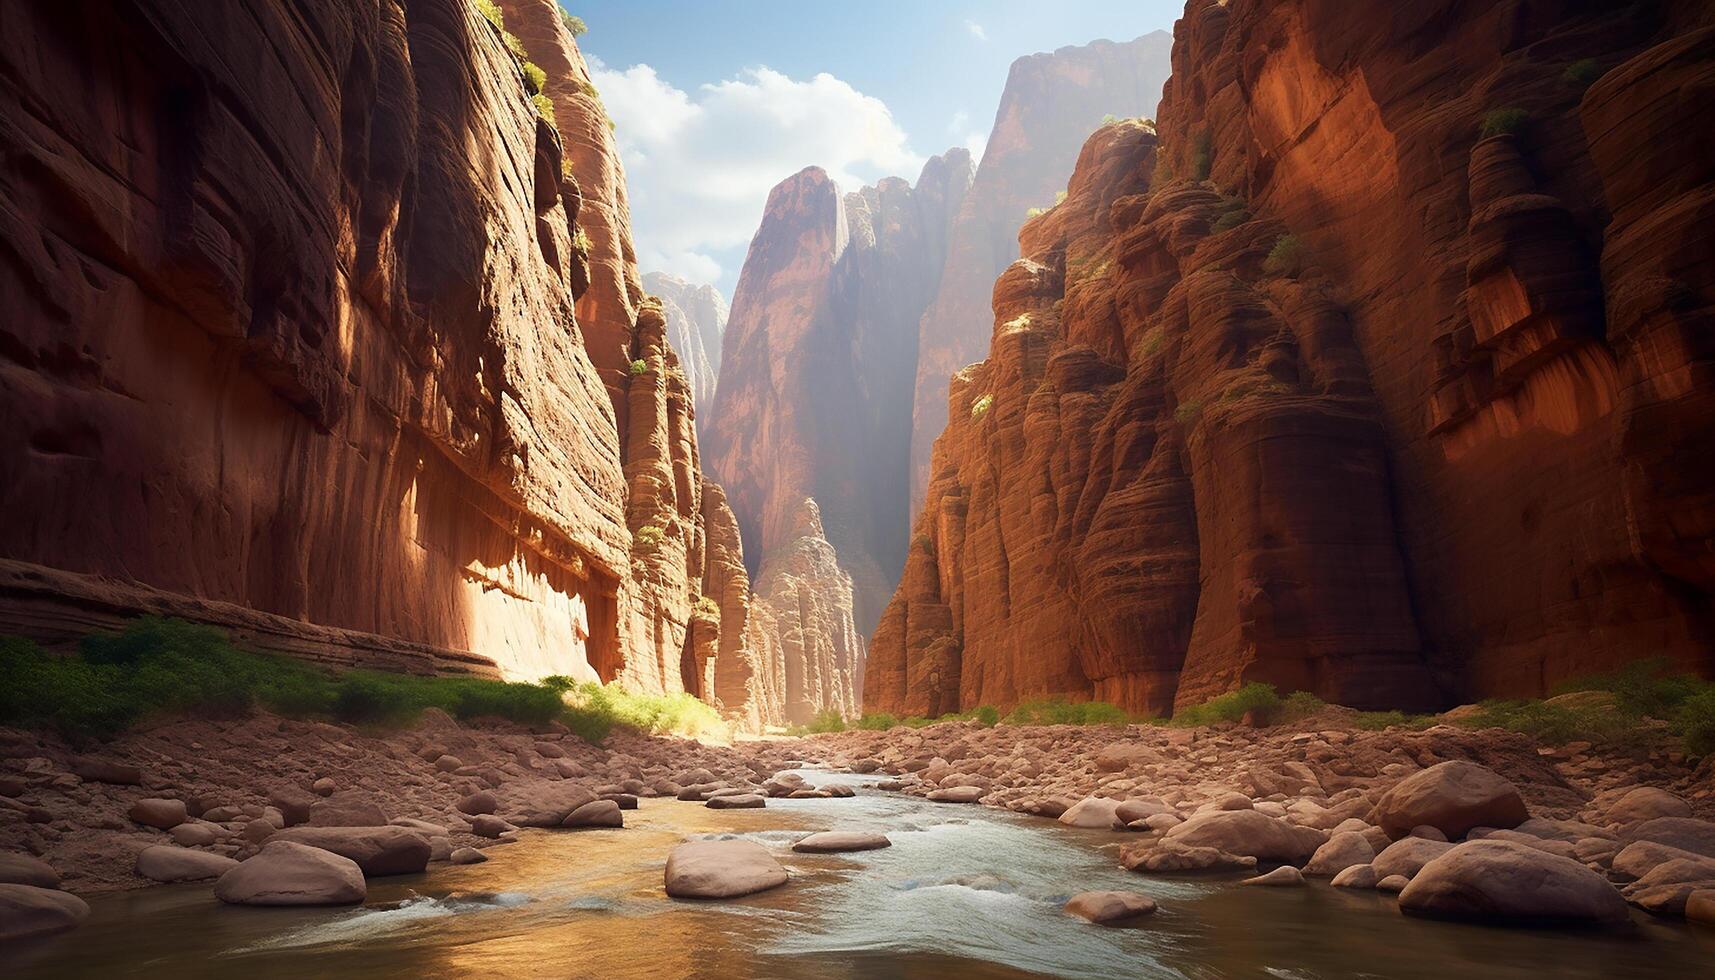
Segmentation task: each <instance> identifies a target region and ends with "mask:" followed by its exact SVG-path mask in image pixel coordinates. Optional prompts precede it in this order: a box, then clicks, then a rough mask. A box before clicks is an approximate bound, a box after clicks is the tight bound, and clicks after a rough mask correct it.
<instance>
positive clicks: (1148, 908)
mask: <svg viewBox="0 0 1715 980" xmlns="http://www.w3.org/2000/svg"><path fill="white" fill-rule="evenodd" d="M1066 911H1067V912H1070V913H1071V914H1073V915H1075V916H1078V917H1079V918H1083V919H1088V920H1089V921H1091V922H1094V923H1095V924H1097V925H1108V924H1109V923H1113V922H1124V921H1125V920H1127V919H1135V918H1137V917H1138V916H1141V915H1149V914H1150V913H1152V912H1154V911H1155V899H1153V898H1150V897H1149V896H1148V895H1144V894H1142V893H1140V892H1119V891H1103V892H1082V893H1080V894H1077V895H1073V896H1072V898H1071V899H1070V900H1069V901H1067V903H1066Z"/></svg>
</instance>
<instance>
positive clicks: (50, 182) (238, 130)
mask: <svg viewBox="0 0 1715 980" xmlns="http://www.w3.org/2000/svg"><path fill="white" fill-rule="evenodd" d="M499 6H500V8H501V10H502V12H503V14H504V15H505V25H506V28H507V29H508V30H509V31H511V32H513V33H515V34H516V35H517V36H518V37H519V38H521V39H522V43H521V45H520V46H521V47H522V49H523V50H522V55H523V57H526V58H528V59H529V60H531V61H533V62H535V63H536V64H538V65H540V66H541V67H542V69H543V72H544V75H545V78H546V81H545V85H544V88H545V93H546V96H547V98H548V100H549V101H551V103H552V115H551V117H549V118H538V111H539V110H538V109H537V108H535V107H534V106H533V104H532V100H531V91H530V89H531V87H532V86H533V85H534V84H535V83H534V81H533V80H531V79H530V78H529V76H528V75H527V74H526V73H525V72H523V71H522V70H521V69H522V65H523V60H522V58H520V57H519V56H518V55H515V54H514V53H513V52H512V51H509V50H508V41H507V40H506V38H505V37H504V35H503V33H502V31H501V29H500V28H499V27H497V26H496V25H494V24H491V23H490V22H489V20H487V19H486V18H485V17H484V16H482V15H481V14H480V13H479V12H478V10H477V9H476V7H475V6H474V5H472V4H470V3H468V2H466V0H409V2H403V0H374V2H368V3H360V4H348V3H325V2H322V3H317V2H311V3H302V4H291V5H285V4H273V3H266V2H262V3H256V4H250V5H247V6H246V8H245V9H246V16H245V17H244V18H242V19H232V18H225V17H214V16H210V15H209V12H208V11H206V10H201V11H193V10H190V9H186V8H183V7H182V6H181V5H175V4H166V3H158V2H154V0H129V2H120V0H114V2H111V3H100V4H79V5H71V6H65V5H61V6H59V7H54V6H51V5H40V4H27V5H26V4H17V5H8V6H6V7H4V8H3V9H0V37H3V38H4V40H3V41H0V63H3V64H4V66H5V72H6V77H7V79H8V81H7V82H6V83H5V85H4V86H0V143H3V145H4V146H5V147H6V148H7V152H6V154H5V156H4V160H3V162H0V197H3V199H4V201H5V202H6V203H5V205H4V206H3V207H0V242H3V243H4V245H5V248H4V254H5V256H6V258H5V260H4V261H3V262H0V276H3V277H4V279H3V280H0V281H3V283H4V290H3V294H0V295H3V296H4V301H3V302H4V304H5V314H6V315H5V316H4V317H0V412H3V416H4V419H5V425H4V426H0V505H3V506H4V507H5V510H6V513H7V520H6V521H5V522H4V525H3V527H0V556H3V561H0V629H3V630H4V631H7V632H12V631H17V632H26V633H31V634H34V635H38V636H44V637H49V638H55V637H64V636H68V635H73V634H76V633H78V632H81V631H84V630H87V629H88V628H90V627H91V626H104V625H108V624H110V623H111V622H113V621H114V620H116V619H118V618H120V617H123V616H126V615H132V614H135V613H137V612H141V611H154V612H163V613H169V614H176V615H184V616H189V617H192V618H198V619H204V620H209V621H213V622H216V623H220V624H223V625H226V626H229V627H233V628H235V629H238V630H239V631H240V632H241V634H242V635H243V636H244V637H245V638H246V639H247V640H248V641H249V642H252V643H254V644H256V645H259V646H263V647H267V648H272V649H280V650H284V651H287V652H291V653H294V654H298V655H302V656H309V657H314V658H319V659H323V660H327V661H330V662H335V663H365V664H373V665H377V666H386V667H391V668H395V669H413V670H424V669H463V670H478V671H488V672H493V671H495V670H496V669H497V668H498V670H499V671H500V672H502V673H504V674H506V675H508V676H514V677H539V676H542V675H546V674H552V673H559V674H571V675H575V676H579V677H585V678H591V679H595V678H600V679H603V680H619V681H621V682H623V683H626V684H628V685H630V686H633V687H636V688H639V689H643V690H655V691H659V690H678V689H680V688H681V687H688V688H689V689H691V690H693V691H695V692H697V693H700V694H704V696H708V697H712V694H711V693H708V688H709V687H710V686H712V679H713V673H714V669H713V665H712V664H710V663H709V662H708V657H707V653H708V651H709V650H710V649H712V648H713V646H715V645H718V644H715V643H713V642H712V641H713V632H712V630H713V628H714V627H713V626H711V624H712V623H716V622H718V620H719V616H718V614H709V613H707V612H706V611H702V610H700V609H699V606H700V605H704V604H699V603H698V601H697V600H698V598H699V596H700V594H701V592H702V579H703V578H704V572H705V565H706V561H705V553H704V549H705V533H704V525H703V513H704V507H703V502H702V477H701V472H700V465H699V461H698V458H697V448H696V436H695V433H694V431H693V428H692V418H693V413H692V407H691V400H692V395H691V389H690V385H689V382H688V379H687V378H686V376H685V374H684V372H683V370H682V369H681V368H680V366H679V364H678V361H677V358H676V356H675V355H674V353H673V351H672V349H671V346H670V345H669V344H668V342H667V339H666V333H665V331H666V319H665V317H664V315H663V314H662V311H661V309H660V307H659V305H658V304H651V303H647V302H645V301H644V300H643V297H642V292H641V289H640V287H639V286H638V277H637V274H636V269H635V265H634V263H633V262H632V259H631V254H632V247H631V242H630V237H629V230H628V227H627V225H628V220H627V217H626V208H625V202H624V181H623V173H622V171H621V170H620V169H619V164H618V156H617V153H616V152H615V150H614V147H613V144H612V140H611V134H610V131H609V128H608V124H607V120H606V118H605V115H604V114H603V113H602V111H601V106H600V102H599V99H597V98H596V96H595V94H594V91H593V89H591V88H589V86H588V73H587V70H586V69H585V67H584V65H583V61H582V59H581V57H580V56H579V55H578V53H577V48H576V45H575V43H574V42H573V40H572V38H571V36H570V35H569V34H568V33H567V31H566V30H565V27H564V25H563V23H562V20H561V18H560V15H559V10H558V8H557V7H556V5H555V4H553V3H552V2H551V0H499ZM556 125H557V128H556ZM580 185H581V188H582V192H581V193H580ZM74 488H75V490H76V492H68V491H72V490H73V489H74Z"/></svg>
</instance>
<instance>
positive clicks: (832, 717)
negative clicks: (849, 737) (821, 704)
mask: <svg viewBox="0 0 1715 980" xmlns="http://www.w3.org/2000/svg"><path fill="white" fill-rule="evenodd" d="M804 727H805V730H806V731H808V732H809V733H810V734H812V735H826V734H829V733H831V732H843V731H845V730H846V719H845V717H844V716H843V715H841V714H840V713H839V712H838V711H835V710H834V709H833V708H823V709H822V710H821V711H818V712H816V717H814V718H811V719H810V724H808V725H806V726H804Z"/></svg>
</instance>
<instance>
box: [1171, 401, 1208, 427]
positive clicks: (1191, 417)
mask: <svg viewBox="0 0 1715 980" xmlns="http://www.w3.org/2000/svg"><path fill="white" fill-rule="evenodd" d="M1201 414H1203V400H1202V399H1200V398H1193V399H1191V400H1190V401H1188V402H1180V403H1179V407H1178V408H1175V409H1174V410H1173V421H1175V422H1178V423H1179V424H1180V425H1190V424H1191V423H1192V422H1195V421H1196V420H1197V416H1199V415H1201Z"/></svg>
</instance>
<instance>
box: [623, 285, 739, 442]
mask: <svg viewBox="0 0 1715 980" xmlns="http://www.w3.org/2000/svg"><path fill="white" fill-rule="evenodd" d="M643 288H644V289H646V290H648V292H649V295H651V296H654V297H656V298H657V299H659V300H660V301H661V310H662V312H663V313H665V314H666V315H667V339H668V341H669V342H670V343H671V345H672V347H673V350H674V351H675V352H677V353H678V355H679V367H680V369H681V370H683V371H684V372H685V380H686V381H687V382H688V383H689V384H690V386H691V397H692V400H693V401H694V403H695V404H696V407H697V409H698V412H699V415H698V418H697V421H698V427H697V433H698V435H699V436H701V435H702V423H703V421H704V420H705V419H707V418H708V410H709V407H710V406H711V405H712V404H713V403H714V399H715V382H716V379H718V378H719V377H720V370H721V337H722V336H723V335H724V334H725V333H726V321H727V304H726V299H725V297H723V296H721V294H720V291H719V290H717V289H715V287H713V286H709V285H697V284H694V283H688V282H686V281H685V280H683V279H680V278H678V277H677V276H671V275H668V274H666V273H664V272H648V273H644V275H643Z"/></svg>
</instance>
